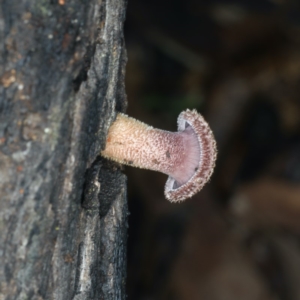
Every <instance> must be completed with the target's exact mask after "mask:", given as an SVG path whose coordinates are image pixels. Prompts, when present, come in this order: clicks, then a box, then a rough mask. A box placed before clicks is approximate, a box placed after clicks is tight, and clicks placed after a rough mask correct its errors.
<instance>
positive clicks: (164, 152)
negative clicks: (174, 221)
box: [102, 114, 200, 185]
mask: <svg viewBox="0 0 300 300" xmlns="http://www.w3.org/2000/svg"><path fill="white" fill-rule="evenodd" d="M194 148H195V151H194V152H198V151H200V149H199V143H198V140H197V137H196V134H195V133H194V132H193V129H192V128H191V127H188V128H186V129H185V130H184V131H182V132H169V131H165V130H160V129H155V128H153V127H151V126H148V125H146V124H145V123H142V122H139V121H137V120H135V119H133V118H130V117H128V116H126V115H123V114H118V116H117V119H116V121H115V122H114V123H113V124H112V126H111V127H110V129H109V133H108V137H107V140H106V148H105V150H104V151H102V155H103V156H104V157H107V158H110V159H112V160H114V161H117V162H119V163H121V164H126V165H130V166H133V167H138V168H142V169H149V170H153V171H159V172H162V173H164V174H167V175H169V176H171V177H173V178H174V179H175V180H176V181H177V183H178V184H179V185H181V184H183V183H185V182H186V181H188V180H189V179H190V178H191V177H192V175H193V174H194V169H195V168H197V166H198V163H199V155H194V156H195V157H194V159H193V160H192V161H191V159H190V157H188V154H189V152H190V150H189V149H194ZM190 165H194V166H190ZM188 166H190V167H188Z"/></svg>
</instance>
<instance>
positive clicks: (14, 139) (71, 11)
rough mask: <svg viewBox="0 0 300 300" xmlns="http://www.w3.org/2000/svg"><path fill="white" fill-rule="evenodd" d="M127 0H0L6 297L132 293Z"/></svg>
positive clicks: (1, 292) (1, 259)
mask: <svg viewBox="0 0 300 300" xmlns="http://www.w3.org/2000/svg"><path fill="white" fill-rule="evenodd" d="M125 4H126V3H125V0H102V1H101V0H91V1H80V0H42V1H37V0H35V1H32V0H2V1H1V2H0V197H1V200H0V232H1V235H0V299H1V300H2V299H63V300H66V299H114V300H115V299H125V287H124V282H125V275H126V269H125V268H126V263H125V262H126V259H125V258H126V226H127V203H126V187H125V183H126V178H125V176H124V175H123V174H122V173H121V172H120V169H119V167H118V165H116V164H114V163H111V162H107V161H105V160H104V159H102V158H101V157H99V152H100V150H101V149H103V148H104V145H105V139H106V133H107V131H108V128H109V126H110V124H111V123H112V122H113V120H114V118H115V116H116V111H124V110H125V107H126V97H125V91H124V67H125V62H126V54H125V49H124V39H123V22H124V18H125Z"/></svg>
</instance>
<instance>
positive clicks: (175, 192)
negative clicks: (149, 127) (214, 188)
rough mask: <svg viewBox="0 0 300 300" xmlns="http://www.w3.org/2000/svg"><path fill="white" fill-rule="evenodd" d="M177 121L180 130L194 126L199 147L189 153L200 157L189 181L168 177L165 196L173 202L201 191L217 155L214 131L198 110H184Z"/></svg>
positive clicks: (209, 175)
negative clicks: (180, 181)
mask: <svg viewBox="0 0 300 300" xmlns="http://www.w3.org/2000/svg"><path fill="white" fill-rule="evenodd" d="M177 122H178V131H179V132H184V131H186V130H187V129H190V128H189V127H191V128H192V130H193V133H194V134H195V137H196V138H197V140H198V143H199V147H196V148H197V149H195V147H193V149H190V151H189V152H190V153H188V155H192V156H193V157H194V156H195V153H196V155H198V158H199V159H198V161H197V163H198V165H197V166H196V167H195V166H194V165H193V164H192V168H193V170H194V174H193V175H192V176H191V177H190V179H189V180H188V181H187V182H185V183H178V181H176V179H174V178H173V177H172V176H169V177H168V180H167V182H166V185H165V196H166V198H167V199H168V200H169V201H171V202H180V201H183V200H185V199H186V198H190V197H192V196H193V195H195V194H196V193H197V192H199V191H200V190H201V189H202V188H203V186H204V185H205V184H206V183H207V181H208V180H209V179H210V177H211V174H212V172H213V169H214V166H215V161H216V156H217V150H216V142H215V139H214V136H213V133H212V131H211V129H210V128H209V126H208V124H207V123H206V121H205V120H204V118H203V117H202V116H201V115H200V114H199V113H198V112H197V111H196V110H189V109H188V110H186V111H183V112H182V113H181V114H180V115H179V116H178V120H177ZM193 160H194V159H193ZM188 171H189V170H188Z"/></svg>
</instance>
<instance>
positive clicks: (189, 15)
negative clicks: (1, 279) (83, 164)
mask: <svg viewBox="0 0 300 300" xmlns="http://www.w3.org/2000/svg"><path fill="white" fill-rule="evenodd" d="M125 38H126V45H127V50H128V58H129V59H128V64H127V73H126V81H127V82H126V90H127V95H128V110H127V112H128V114H129V115H130V116H133V117H135V118H137V119H139V120H141V121H144V122H146V123H148V124H151V125H153V126H154V127H158V128H162V129H167V130H172V131H175V130H176V121H177V116H178V114H179V113H180V112H181V111H182V110H183V109H186V108H196V109H197V110H198V111H199V112H201V113H202V114H203V115H204V116H205V118H206V119H207V121H208V122H209V123H210V125H211V127H212V129H213V132H214V134H215V137H216V139H217V145H218V159H217V167H216V170H215V172H214V174H213V177H212V179H211V181H210V183H209V184H208V185H207V186H206V187H205V188H204V189H203V190H202V191H201V192H200V193H199V194H197V195H196V196H194V197H193V198H192V199H189V200H187V201H185V202H184V203H181V204H171V203H169V202H168V201H167V200H165V199H164V196H163V189H164V184H165V181H166V179H167V178H166V177H167V176H164V175H162V174H158V173H155V172H151V171H145V170H138V169H133V168H126V173H127V175H128V184H129V192H128V196H129V208H130V212H131V214H130V216H129V248H128V280H127V289H128V291H127V293H128V299H130V300H135V299H137V300H144V299H145V300H152V299H155V300H160V299H163V300H165V299H168V300H194V299H195V300H196V299H197V300H198V299H199V300H200V299H201V300H256V299H259V300H299V299H300V235H299V234H300V118H299V113H300V101H299V100H300V1H298V0H295V1H285V0H268V1H267V0H236V1H225V0H224V1H221V0H211V1H208V0H206V1H201V0H173V1H166V0H129V1H128V10H127V21H126V25H125Z"/></svg>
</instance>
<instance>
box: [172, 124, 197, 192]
mask: <svg viewBox="0 0 300 300" xmlns="http://www.w3.org/2000/svg"><path fill="white" fill-rule="evenodd" d="M183 128H184V130H183V131H181V132H179V133H178V134H179V135H180V136H181V138H182V142H183V145H184V152H183V153H182V160H181V163H180V164H179V165H178V167H177V168H176V169H175V170H174V171H173V172H172V174H169V176H170V177H172V178H173V179H174V182H173V184H172V189H173V190H175V189H177V188H179V187H181V186H182V185H184V184H185V183H187V182H188V181H189V180H190V179H191V178H192V177H193V175H194V174H195V172H196V171H197V170H198V168H199V165H200V158H201V148H200V143H199V140H198V137H197V135H196V133H195V131H194V129H193V127H192V126H191V125H190V124H189V123H188V122H187V121H185V124H184V127H183Z"/></svg>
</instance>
